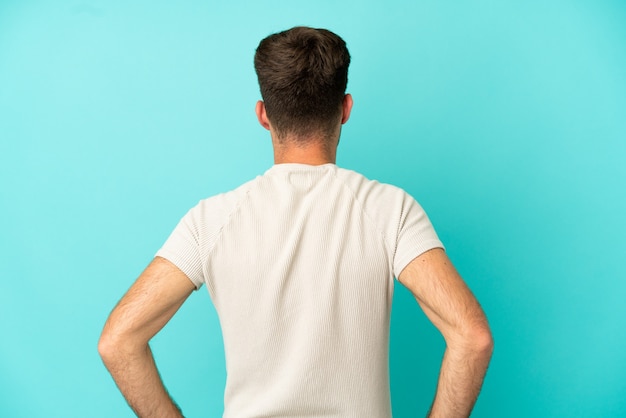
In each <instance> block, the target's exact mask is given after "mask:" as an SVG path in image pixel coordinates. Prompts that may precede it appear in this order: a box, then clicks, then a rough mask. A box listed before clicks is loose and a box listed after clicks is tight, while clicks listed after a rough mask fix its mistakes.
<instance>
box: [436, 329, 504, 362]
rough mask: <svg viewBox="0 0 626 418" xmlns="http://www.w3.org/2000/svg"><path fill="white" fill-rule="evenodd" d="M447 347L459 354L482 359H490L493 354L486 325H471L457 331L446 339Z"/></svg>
mask: <svg viewBox="0 0 626 418" xmlns="http://www.w3.org/2000/svg"><path fill="white" fill-rule="evenodd" d="M446 344H447V346H448V347H449V348H450V349H452V350H454V351H459V352H464V353H467V354H470V353H471V354H470V355H473V356H478V357H482V358H487V359H489V358H491V354H492V353H493V347H494V342H493V335H492V334H491V330H490V329H489V326H488V325H487V324H484V325H483V324H480V325H473V326H470V327H467V328H465V329H464V330H462V331H461V330H459V332H457V333H454V334H453V335H450V336H449V338H447V339H446Z"/></svg>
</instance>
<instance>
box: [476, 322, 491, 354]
mask: <svg viewBox="0 0 626 418" xmlns="http://www.w3.org/2000/svg"><path fill="white" fill-rule="evenodd" d="M474 342H475V345H476V347H477V349H478V350H479V351H480V352H482V353H485V354H487V356H488V357H491V354H492V353H493V347H494V342H493V335H492V334H491V330H490V329H489V327H484V328H482V329H480V330H478V331H477V332H476V335H475V337H474Z"/></svg>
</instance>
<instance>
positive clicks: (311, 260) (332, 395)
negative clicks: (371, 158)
mask: <svg viewBox="0 0 626 418" xmlns="http://www.w3.org/2000/svg"><path fill="white" fill-rule="evenodd" d="M436 247H443V245H442V244H441V242H440V241H439V239H438V238H437V235H436V233H435V231H434V229H433V227H432V225H431V223H430V221H429V219H428V217H427V216H426V213H425V212H424V210H423V209H422V208H421V207H420V206H419V204H418V203H417V202H416V201H415V200H414V199H413V198H412V197H411V196H409V195H408V194H407V193H406V192H404V191H403V190H402V189H399V188H397V187H394V186H390V185H387V184H381V183H378V182H376V181H371V180H368V179H366V178H365V177H363V176H362V175H360V174H358V173H356V172H354V171H350V170H346V169H342V168H339V167H337V166H336V165H334V164H324V165H321V166H310V165H304V164H278V165H274V166H273V167H272V168H270V169H269V170H267V172H265V174H263V175H262V176H259V177H257V178H256V179H254V180H252V181H250V182H247V183H245V184H243V185H242V186H240V187H238V188H237V189H235V190H233V191H230V192H228V193H224V194H220V195H216V196H213V197H211V198H208V199H206V200H202V201H201V202H200V203H199V204H198V205H197V206H196V207H194V208H193V209H191V210H190V211H189V212H188V213H187V214H186V215H185V217H184V218H183V219H182V220H181V221H180V223H179V224H178V226H177V227H176V229H175V230H174V231H173V233H172V234H171V236H170V237H169V239H168V240H167V242H166V243H165V244H164V246H163V247H162V248H161V249H160V250H159V252H158V253H157V255H158V256H160V257H163V258H166V259H168V260H169V261H171V262H172V263H174V264H175V265H176V266H177V267H178V268H180V269H181V270H182V271H183V272H184V273H185V274H186V275H187V276H188V277H189V279H190V280H191V281H192V282H193V283H194V284H195V285H196V287H197V288H199V287H200V286H201V285H202V284H203V283H204V284H206V286H207V288H208V291H209V294H210V296H211V299H212V300H213V303H214V304H215V308H216V310H217V313H218V316H219V319H220V324H221V327H222V334H223V338H224V349H225V356H226V369H227V381H226V389H225V394H224V405H225V410H224V417H227V418H248V417H276V416H280V417H355V418H356V417H358V418H363V417H368V418H370V417H371V418H377V417H381V418H382V417H390V416H391V401H390V393H389V371H388V369H389V366H388V363H389V360H388V353H389V319H390V313H391V301H392V296H393V288H394V277H397V276H398V275H399V274H400V272H401V271H402V270H403V269H404V267H405V266H406V265H407V264H408V263H409V262H410V261H411V260H413V259H414V258H415V257H417V256H418V255H420V254H422V253H423V252H425V251H427V250H429V249H432V248H436Z"/></svg>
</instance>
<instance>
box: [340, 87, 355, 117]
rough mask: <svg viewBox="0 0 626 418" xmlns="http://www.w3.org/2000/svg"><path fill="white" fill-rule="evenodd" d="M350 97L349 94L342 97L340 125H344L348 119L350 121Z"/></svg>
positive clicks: (351, 102)
mask: <svg viewBox="0 0 626 418" xmlns="http://www.w3.org/2000/svg"><path fill="white" fill-rule="evenodd" d="M352 104H353V101H352V95H351V94H346V95H345V96H343V104H342V107H343V110H342V113H341V124H342V125H343V124H344V123H346V122H347V121H348V119H350V112H352Z"/></svg>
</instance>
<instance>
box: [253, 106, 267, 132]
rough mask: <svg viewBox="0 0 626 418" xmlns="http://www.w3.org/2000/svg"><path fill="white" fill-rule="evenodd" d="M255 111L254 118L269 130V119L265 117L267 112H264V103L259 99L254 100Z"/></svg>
mask: <svg viewBox="0 0 626 418" xmlns="http://www.w3.org/2000/svg"><path fill="white" fill-rule="evenodd" d="M255 112H256V118H257V119H258V120H259V123H260V124H261V126H262V127H264V128H265V129H267V130H268V131H269V130H270V120H269V119H268V118H267V113H265V103H263V102H262V101H261V100H259V101H258V102H256V108H255Z"/></svg>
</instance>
